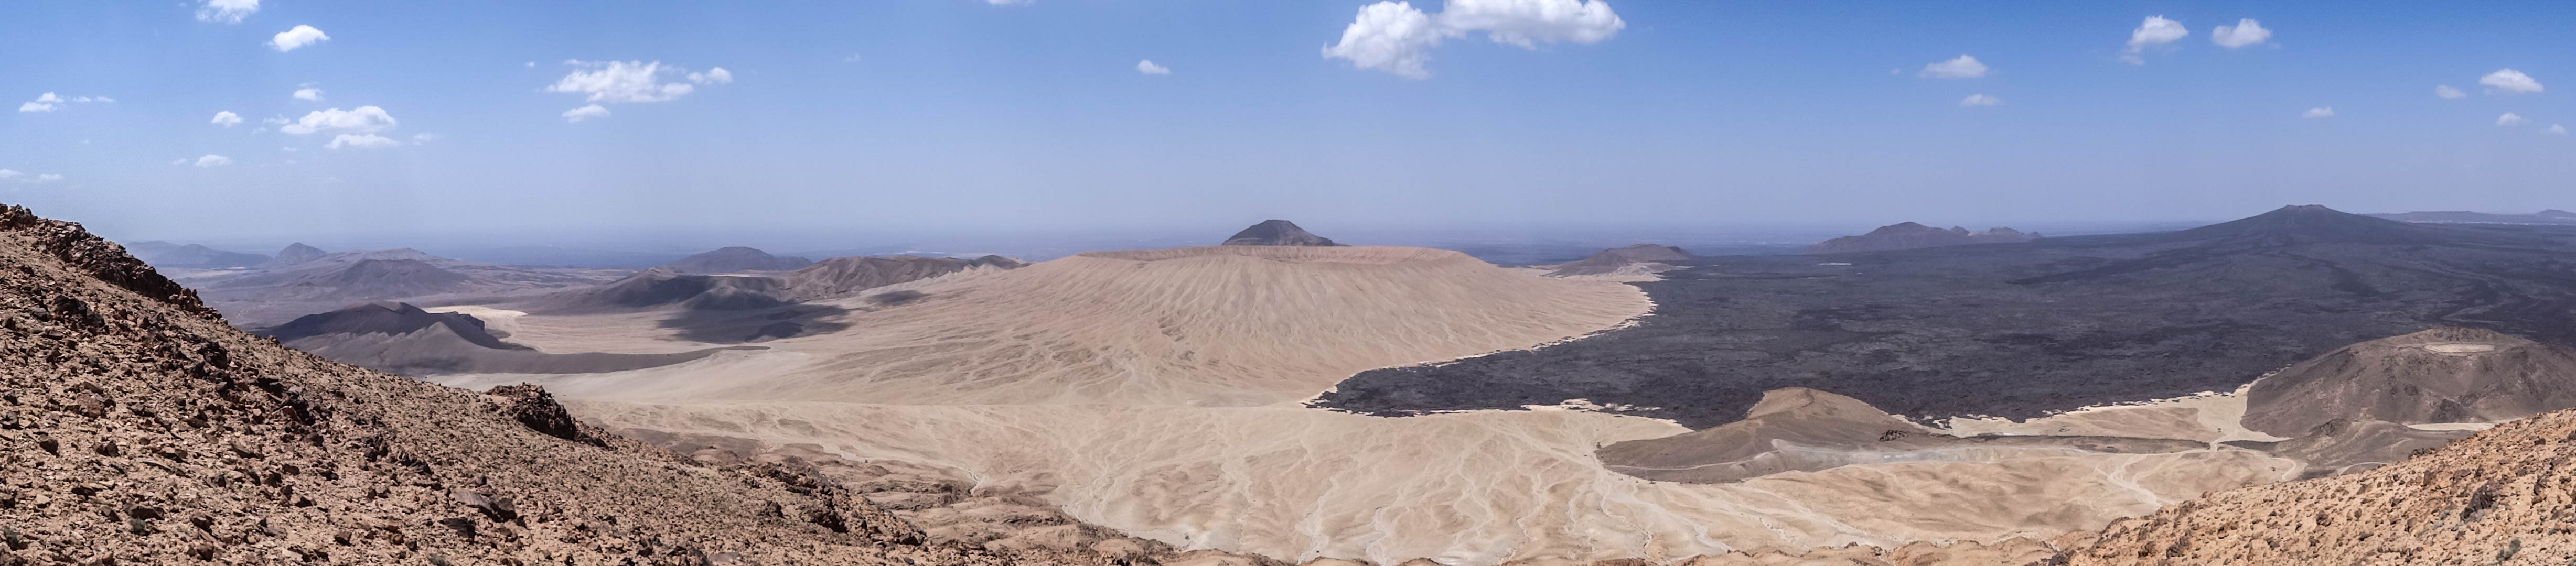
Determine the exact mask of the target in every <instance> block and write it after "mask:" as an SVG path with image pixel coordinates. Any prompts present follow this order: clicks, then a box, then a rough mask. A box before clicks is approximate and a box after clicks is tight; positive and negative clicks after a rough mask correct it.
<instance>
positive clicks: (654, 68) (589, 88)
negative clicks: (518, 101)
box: [546, 61, 733, 103]
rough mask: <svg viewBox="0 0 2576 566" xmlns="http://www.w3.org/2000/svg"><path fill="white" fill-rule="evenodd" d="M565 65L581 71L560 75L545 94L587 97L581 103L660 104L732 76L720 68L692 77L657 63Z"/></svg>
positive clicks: (572, 63)
mask: <svg viewBox="0 0 2576 566" xmlns="http://www.w3.org/2000/svg"><path fill="white" fill-rule="evenodd" d="M565 63H566V64H570V65H574V66H578V67H581V68H580V69H576V70H574V71H573V72H572V74H569V75H564V78H563V79H561V80H557V81H555V84H552V85H547V86H546V92H568V93H575V94H586V95H589V97H588V98H585V99H583V100H585V101H588V102H593V103H598V102H661V101H665V100H670V99H674V98H679V97H680V96H682V95H686V94H689V93H691V92H696V91H697V87H695V86H691V85H690V84H689V82H694V83H698V84H723V83H728V82H733V73H732V72H730V71H726V70H724V68H723V67H717V68H714V69H709V70H707V72H704V73H695V72H689V71H687V70H685V69H681V68H679V67H665V66H662V62H661V61H654V62H651V63H646V62H643V61H605V62H602V61H565ZM664 74H673V75H680V76H681V78H685V79H688V81H689V82H667V83H666V82H662V76H663V75H664Z"/></svg>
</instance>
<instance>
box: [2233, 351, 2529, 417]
mask: <svg viewBox="0 0 2576 566" xmlns="http://www.w3.org/2000/svg"><path fill="white" fill-rule="evenodd" d="M2247 395H2248V397H2247V403H2246V415H2245V426H2246V428H2250V429H2254V430H2258V431H2263V432H2268V433H2272V434H2277V435H2284V436H2288V435H2294V434H2299V433H2303V432H2305V431H2307V430H2309V429H2311V428H2314V427H2316V426H2318V425H2322V424H2325V423H2326V422H2327V421H2330V420H2333V419H2337V418H2352V419H2369V420H2382V421H2389V422H2395V423H2400V424H2417V423H2448V422H2500V421H2506V420H2512V419H2518V418H2522V417H2527V416H2531V415H2534V414H2538V413H2542V412H2546V411H2554V410H2559V409H2568V408H2576V349H2570V348H2567V347H2563V346H2557V345H2551V344H2541V343H2538V342H2533V341H2530V340H2526V339H2523V338H2519V337H2514V336H2508V335H2505V334H2502V333H2498V332H2495V331H2491V330H2483V329H2474V328H2436V329H2432V330H2426V331H2423V332H2416V333H2413V334H2407V335H2404V336H2396V337H2390V338H2382V339H2378V340H2372V341H2369V342H2363V343H2359V344H2354V345H2351V346H2346V347H2343V348H2340V349H2337V350H2335V351H2333V352H2329V353H2327V354H2326V355H2323V356H2318V357H2317V358H2315V359H2310V360H2308V361H2304V362H2300V363H2298V364H2297V365H2293V366H2290V367H2288V368H2286V369H2282V370H2281V371H2279V372H2277V373H2274V374H2272V375H2271V376H2269V377H2265V378H2263V380H2262V381H2257V382H2255V383H2254V388H2253V389H2252V390H2251V391H2249V392H2247Z"/></svg>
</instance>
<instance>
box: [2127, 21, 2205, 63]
mask: <svg viewBox="0 0 2576 566" xmlns="http://www.w3.org/2000/svg"><path fill="white" fill-rule="evenodd" d="M2190 35H2191V30H2190V29H2188V28H2184V27H2182V22H2177V21H2173V20H2168V19H2165V17H2164V16H2147V20H2146V21H2144V22H2140V23H2139V24H2138V29H2135V30H2131V31H2129V48H2128V49H2127V50H2125V51H2121V52H2120V60H2122V61H2128V62H2129V63H2130V64H2133V65H2144V64H2147V60H2146V58H2145V57H2141V56H2139V54H2140V53H2141V52H2144V51H2146V49H2147V46H2149V45H2163V44H2167V43H2173V42H2174V41H2175V40H2179V39H2182V38H2184V37H2186V36H2190Z"/></svg>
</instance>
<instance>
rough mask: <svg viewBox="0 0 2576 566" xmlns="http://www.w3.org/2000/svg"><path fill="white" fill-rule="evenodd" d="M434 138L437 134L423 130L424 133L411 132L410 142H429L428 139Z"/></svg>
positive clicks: (436, 137)
mask: <svg viewBox="0 0 2576 566" xmlns="http://www.w3.org/2000/svg"><path fill="white" fill-rule="evenodd" d="M436 139H438V134H432V133H426V132H424V133H418V134H412V135H411V142H412V143H427V142H429V141H431V140H436Z"/></svg>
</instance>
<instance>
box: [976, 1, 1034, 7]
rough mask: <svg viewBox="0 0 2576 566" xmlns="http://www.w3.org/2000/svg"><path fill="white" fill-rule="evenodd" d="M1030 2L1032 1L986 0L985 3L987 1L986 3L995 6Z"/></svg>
mask: <svg viewBox="0 0 2576 566" xmlns="http://www.w3.org/2000/svg"><path fill="white" fill-rule="evenodd" d="M1029 2H1030V0H984V3H986V4H992V5H995V6H1010V5H1016V4H1027V3H1029Z"/></svg>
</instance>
